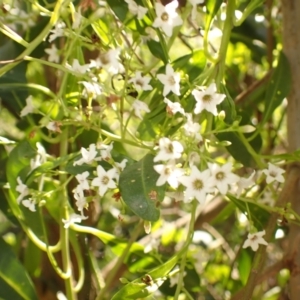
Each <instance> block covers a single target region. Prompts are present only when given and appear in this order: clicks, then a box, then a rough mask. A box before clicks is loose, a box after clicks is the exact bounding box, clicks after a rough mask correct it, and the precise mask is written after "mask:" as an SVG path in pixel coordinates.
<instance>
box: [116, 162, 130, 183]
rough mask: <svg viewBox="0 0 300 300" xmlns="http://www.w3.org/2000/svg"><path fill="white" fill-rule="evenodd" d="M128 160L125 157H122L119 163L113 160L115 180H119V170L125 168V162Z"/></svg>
mask: <svg viewBox="0 0 300 300" xmlns="http://www.w3.org/2000/svg"><path fill="white" fill-rule="evenodd" d="M127 162H128V160H127V159H126V158H124V159H123V160H122V161H121V162H120V163H119V162H115V169H116V177H115V179H116V181H117V182H118V181H119V177H120V174H121V172H122V171H123V170H124V169H125V167H126V164H127Z"/></svg>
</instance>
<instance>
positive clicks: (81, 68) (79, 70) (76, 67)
mask: <svg viewBox="0 0 300 300" xmlns="http://www.w3.org/2000/svg"><path fill="white" fill-rule="evenodd" d="M66 68H67V69H68V70H70V71H71V72H73V73H75V74H78V75H83V74H85V73H86V72H87V71H88V70H89V68H90V65H87V64H86V65H81V64H80V63H79V61H78V59H76V58H75V59H73V63H72V65H69V64H66Z"/></svg>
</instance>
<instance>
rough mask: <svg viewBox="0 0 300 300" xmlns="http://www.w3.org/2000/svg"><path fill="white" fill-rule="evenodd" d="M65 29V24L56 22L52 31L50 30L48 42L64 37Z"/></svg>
mask: <svg viewBox="0 0 300 300" xmlns="http://www.w3.org/2000/svg"><path fill="white" fill-rule="evenodd" d="M65 27H66V24H65V23H64V22H62V21H59V22H57V23H56V24H55V27H54V29H52V30H50V32H51V34H50V35H49V42H50V43H52V42H53V41H54V40H55V39H56V38H58V37H61V36H64V29H65Z"/></svg>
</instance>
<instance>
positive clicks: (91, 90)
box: [78, 81, 101, 98]
mask: <svg viewBox="0 0 300 300" xmlns="http://www.w3.org/2000/svg"><path fill="white" fill-rule="evenodd" d="M78 83H82V84H83V86H84V90H83V95H84V96H87V98H95V97H97V96H99V95H101V86H100V85H99V84H98V83H97V82H87V81H78Z"/></svg>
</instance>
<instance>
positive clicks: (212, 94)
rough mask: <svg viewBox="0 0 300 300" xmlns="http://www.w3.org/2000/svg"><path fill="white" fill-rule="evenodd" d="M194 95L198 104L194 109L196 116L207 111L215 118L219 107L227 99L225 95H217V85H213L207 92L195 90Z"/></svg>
mask: <svg viewBox="0 0 300 300" xmlns="http://www.w3.org/2000/svg"><path fill="white" fill-rule="evenodd" d="M192 94H193V96H194V97H195V100H196V102H197V103H196V106H195V109H194V112H195V114H199V113H200V112H201V111H203V110H204V109H205V110H207V111H209V112H211V113H212V114H213V115H215V116H216V115H217V114H218V111H217V105H218V104H220V103H221V102H222V101H223V100H224V99H225V97H226V95H224V94H218V93H217V87H216V84H215V83H211V85H210V86H209V87H208V88H207V89H206V90H205V91H199V90H196V89H195V90H193V91H192Z"/></svg>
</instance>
